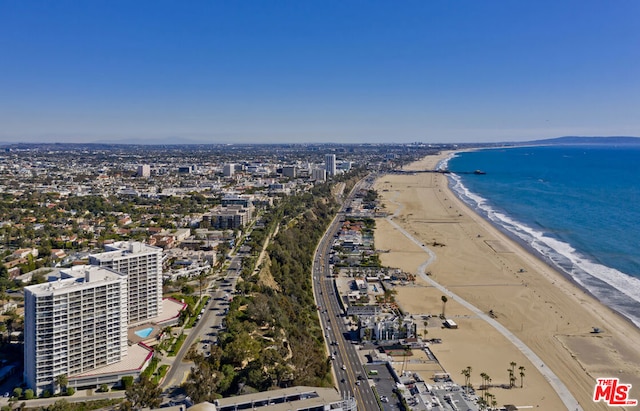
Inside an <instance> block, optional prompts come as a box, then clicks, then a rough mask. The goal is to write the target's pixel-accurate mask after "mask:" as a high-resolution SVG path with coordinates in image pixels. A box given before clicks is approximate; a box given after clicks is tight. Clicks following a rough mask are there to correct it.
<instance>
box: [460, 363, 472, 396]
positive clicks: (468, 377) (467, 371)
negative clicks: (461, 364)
mask: <svg viewBox="0 0 640 411" xmlns="http://www.w3.org/2000/svg"><path fill="white" fill-rule="evenodd" d="M461 374H462V375H464V386H465V387H466V389H467V391H469V388H471V384H470V380H471V366H467V368H465V369H463V370H462V372H461Z"/></svg>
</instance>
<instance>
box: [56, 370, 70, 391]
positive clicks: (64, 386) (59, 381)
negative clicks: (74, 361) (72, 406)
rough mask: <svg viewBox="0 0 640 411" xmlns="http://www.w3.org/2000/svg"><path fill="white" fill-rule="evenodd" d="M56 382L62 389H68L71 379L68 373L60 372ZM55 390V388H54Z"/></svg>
mask: <svg viewBox="0 0 640 411" xmlns="http://www.w3.org/2000/svg"><path fill="white" fill-rule="evenodd" d="M55 384H56V385H57V386H58V387H60V391H66V390H67V384H69V379H68V378H67V374H60V375H58V376H57V377H56V379H55ZM54 391H55V389H54Z"/></svg>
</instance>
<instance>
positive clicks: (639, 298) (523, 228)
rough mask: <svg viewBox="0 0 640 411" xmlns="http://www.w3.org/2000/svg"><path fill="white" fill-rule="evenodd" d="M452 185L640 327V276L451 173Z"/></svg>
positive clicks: (488, 216) (483, 213)
mask: <svg viewBox="0 0 640 411" xmlns="http://www.w3.org/2000/svg"><path fill="white" fill-rule="evenodd" d="M451 158H453V156H451V157H449V158H447V159H445V160H443V161H442V162H440V163H439V164H438V167H440V168H442V169H444V168H446V166H447V162H448V160H449V159H451ZM449 176H450V182H451V188H452V190H453V191H454V193H455V194H456V195H457V196H458V197H460V198H461V199H462V200H463V201H464V202H465V203H467V204H469V205H470V206H471V207H472V208H474V209H476V210H478V212H479V213H480V214H481V215H482V216H483V217H485V218H487V219H488V220H489V221H490V222H492V223H493V224H494V225H496V226H498V227H500V228H501V229H503V230H505V231H506V232H507V233H508V234H510V235H511V236H514V237H515V238H516V239H517V240H519V241H520V242H522V243H523V244H525V245H526V246H529V247H530V248H532V249H533V250H535V251H536V252H538V253H539V254H540V255H541V256H543V258H545V259H546V260H547V261H549V262H551V263H552V264H553V265H554V266H556V267H557V268H558V269H559V270H561V271H562V272H564V273H565V274H567V275H568V276H570V277H571V278H572V279H574V280H575V281H576V282H577V283H578V284H580V285H581V286H582V287H584V288H585V289H586V290H588V291H589V292H590V293H592V294H593V295H594V296H595V297H596V298H598V299H599V300H600V301H601V302H603V303H604V304H605V305H607V306H609V307H611V308H612V309H614V310H616V311H618V312H620V313H621V314H623V315H624V316H625V317H627V318H629V319H630V320H631V321H633V322H634V323H635V324H636V326H638V327H640V316H639V315H638V312H639V310H638V309H639V307H640V279H638V278H635V277H632V276H630V275H627V274H625V273H623V272H621V271H618V270H616V269H614V268H611V267H607V266H604V265H602V264H598V263H596V262H594V261H592V260H590V259H589V258H587V257H586V256H584V255H582V254H581V253H580V252H579V251H578V250H576V249H575V248H574V247H572V246H571V245H570V244H568V243H566V242H563V241H560V240H558V239H556V238H553V237H551V236H549V235H547V234H545V233H544V232H542V231H540V230H536V229H533V228H531V227H529V226H527V225H525V224H522V223H520V222H518V221H516V220H515V219H513V218H511V217H510V216H508V215H506V214H504V213H502V212H500V211H499V210H496V209H495V208H494V207H492V206H491V205H490V204H489V203H488V202H487V200H486V199H485V198H483V197H481V196H479V195H477V194H475V193H473V192H471V191H469V190H468V189H467V187H465V185H464V184H463V183H462V181H461V179H460V177H459V176H458V175H456V174H450V175H449Z"/></svg>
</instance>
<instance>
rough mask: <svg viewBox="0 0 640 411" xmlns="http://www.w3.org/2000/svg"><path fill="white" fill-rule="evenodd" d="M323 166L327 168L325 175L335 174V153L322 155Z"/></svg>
mask: <svg viewBox="0 0 640 411" xmlns="http://www.w3.org/2000/svg"><path fill="white" fill-rule="evenodd" d="M324 166H325V167H324V168H325V170H327V176H328V177H331V176H335V175H336V155H335V154H326V155H325V156H324Z"/></svg>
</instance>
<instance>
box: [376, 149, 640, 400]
mask: <svg viewBox="0 0 640 411" xmlns="http://www.w3.org/2000/svg"><path fill="white" fill-rule="evenodd" d="M448 154H450V153H441V154H440V155H438V156H431V157H426V158H425V159H423V160H421V161H418V162H416V163H413V164H411V165H409V166H408V167H406V168H405V170H410V169H426V168H435V165H436V164H437V163H438V162H439V161H441V160H442V159H444V158H445V157H446V156H447V155H448ZM375 188H376V190H377V191H378V193H379V194H380V197H381V202H382V204H383V205H384V207H385V209H386V211H387V212H389V213H390V214H392V213H394V212H395V211H396V210H399V212H398V216H397V217H395V218H394V219H393V221H394V222H395V223H397V224H399V225H400V226H402V227H403V228H404V229H405V230H407V231H409V233H410V234H411V235H412V236H413V237H414V238H418V239H420V240H421V241H422V242H423V244H424V245H426V246H427V247H428V248H429V249H430V250H431V251H432V252H433V253H434V255H435V256H436V258H435V260H434V261H433V262H432V263H431V264H430V265H429V267H427V271H430V272H431V275H430V278H431V279H433V280H435V281H436V282H437V283H439V284H441V285H443V286H444V287H446V288H447V289H449V290H451V291H452V292H454V293H455V294H456V295H459V296H460V297H461V298H463V299H464V300H466V301H468V302H469V303H471V304H473V305H474V306H475V307H477V308H478V309H480V310H482V311H483V312H485V313H486V312H488V311H489V310H492V312H494V313H495V314H496V317H495V320H496V321H498V322H499V323H500V324H501V325H502V326H504V327H505V328H506V329H508V330H509V331H510V332H511V333H513V334H514V335H516V336H517V337H518V338H519V339H520V340H521V341H522V342H524V343H525V344H526V345H527V346H528V347H529V348H530V349H531V350H532V351H533V352H535V354H536V355H537V356H539V357H540V358H541V359H542V360H543V361H544V364H546V365H547V366H548V367H549V368H550V369H551V370H552V371H553V372H554V373H555V374H556V375H557V376H558V378H559V379H560V380H561V381H562V382H563V383H564V385H566V387H568V389H569V390H570V391H571V393H572V394H573V396H574V397H575V398H576V400H577V402H578V403H579V404H580V406H582V407H583V409H585V410H604V409H608V408H607V407H606V405H605V404H604V403H594V402H593V400H592V396H593V390H594V386H595V382H596V378H599V377H618V378H620V379H621V382H624V383H629V384H633V385H634V386H636V387H640V377H637V376H638V375H640V365H639V364H640V353H639V352H638V349H637V348H635V347H634V346H633V344H632V343H631V341H634V339H635V340H636V341H637V339H638V338H640V332H639V330H638V329H637V327H635V324H634V323H633V322H632V321H630V320H629V319H628V318H627V317H624V316H622V315H621V314H619V313H617V312H615V311H613V310H612V309H610V308H608V307H606V306H604V305H603V304H601V303H600V302H598V301H597V300H596V299H595V298H594V297H593V296H592V295H591V294H589V293H588V292H587V291H586V290H585V289H584V287H580V286H579V284H577V283H576V282H575V281H572V279H570V278H567V276H566V275H564V273H560V272H558V271H557V270H556V269H555V268H554V267H552V266H550V265H549V263H548V262H546V261H544V260H543V259H541V258H539V256H538V255H537V253H536V254H533V253H532V252H531V250H530V249H527V247H526V246H525V245H524V244H521V243H519V242H517V241H515V240H514V239H513V238H511V237H510V236H508V235H506V234H505V233H504V232H503V231H502V230H500V229H499V228H498V227H496V226H495V225H494V224H492V223H491V222H489V221H487V220H486V219H484V218H482V216H481V215H479V214H477V213H476V212H475V211H474V210H473V209H472V208H470V207H469V205H467V204H466V203H464V202H463V201H462V200H460V199H459V198H458V197H457V196H456V195H455V194H454V193H453V191H452V190H451V189H450V188H449V180H448V178H447V176H446V175H444V174H438V173H421V174H415V175H384V176H382V177H380V178H379V179H378V180H377V182H376V187H375ZM377 222H378V225H377V226H378V227H379V228H377V229H376V246H377V248H381V249H389V250H390V252H389V253H385V254H382V255H381V260H382V262H383V264H384V265H386V266H390V267H398V268H401V269H403V270H404V271H407V272H412V273H416V272H417V270H418V267H419V266H420V265H421V264H423V263H424V262H425V261H426V260H427V259H428V255H427V254H426V253H425V252H424V250H421V249H420V247H418V246H417V245H415V244H411V242H410V241H409V240H408V239H406V237H404V236H403V235H399V233H398V230H396V229H395V228H394V227H393V226H392V225H391V224H390V223H389V222H388V221H386V220H385V219H378V221H377ZM438 244H442V246H438ZM520 270H522V271H520ZM396 291H397V292H398V294H397V300H398V303H399V305H400V306H401V308H402V309H403V310H405V311H406V312H409V313H411V314H425V313H429V314H438V313H440V311H441V310H442V309H443V308H444V307H443V305H444V304H443V303H442V302H441V300H440V298H441V294H442V293H441V292H439V291H437V290H436V289H434V288H433V287H431V286H429V284H427V283H426V282H425V281H423V280H418V281H416V283H415V285H412V286H404V287H397V289H396ZM446 311H447V318H452V319H454V320H455V321H456V322H457V323H458V324H459V325H460V327H459V329H458V330H448V329H442V328H441V327H440V326H439V324H438V323H437V322H436V323H435V324H432V320H430V321H429V325H428V326H426V327H424V330H426V331H427V332H428V338H434V337H435V338H442V339H443V344H439V345H433V346H432V347H431V348H432V350H433V352H434V354H435V355H436V357H437V358H438V359H439V361H440V363H441V364H442V366H443V367H444V368H445V370H446V371H447V372H449V373H450V374H451V376H452V378H453V379H454V380H455V381H457V382H460V383H462V382H463V381H464V380H463V377H462V376H461V375H460V370H462V369H464V368H465V367H467V366H471V367H472V368H473V370H474V372H473V375H472V378H471V382H472V384H474V386H479V385H480V382H481V381H480V377H479V373H481V372H485V373H487V374H489V375H491V376H492V378H493V381H495V382H497V383H498V384H504V383H505V382H506V383H508V382H509V376H508V374H507V372H506V370H507V368H509V364H510V362H512V361H513V362H516V363H517V364H518V366H523V367H525V369H524V371H523V374H524V376H523V377H524V378H523V380H524V381H523V382H524V387H523V388H517V389H516V388H511V389H500V388H496V389H495V391H492V392H493V393H494V395H496V399H497V400H498V403H499V404H508V403H512V404H516V405H531V406H534V407H540V408H542V409H566V408H567V407H566V406H565V405H564V404H563V402H562V401H561V400H560V398H559V397H558V396H557V395H555V394H554V392H553V390H552V388H551V386H550V385H549V382H548V381H547V380H546V379H545V377H543V376H542V374H541V373H540V372H539V371H538V370H537V367H539V366H540V365H539V364H532V363H531V362H530V361H529V360H528V359H527V358H525V356H523V355H522V353H521V352H520V351H519V350H518V349H517V348H516V347H515V346H514V344H513V343H511V342H509V341H507V340H506V339H505V338H504V337H503V336H502V335H500V334H499V333H498V332H497V331H496V330H495V329H494V328H493V327H491V326H489V324H488V323H487V322H486V321H484V320H482V319H481V318H479V316H478V315H476V314H474V313H473V312H470V311H469V310H468V309H466V308H465V307H464V306H462V305H460V304H457V303H456V302H455V301H451V302H447V303H446ZM594 326H595V327H601V328H602V329H603V330H604V332H603V333H602V334H594V333H592V327H594ZM422 328H423V327H422V326H419V327H418V329H419V330H420V329H422ZM515 372H516V377H517V380H518V381H517V382H518V384H517V386H518V387H519V385H520V382H521V381H520V375H517V374H518V370H517V369H516V370H515ZM425 377H426V378H428V377H429V376H425ZM637 396H638V395H636V397H637ZM572 411H573V409H572Z"/></svg>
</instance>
